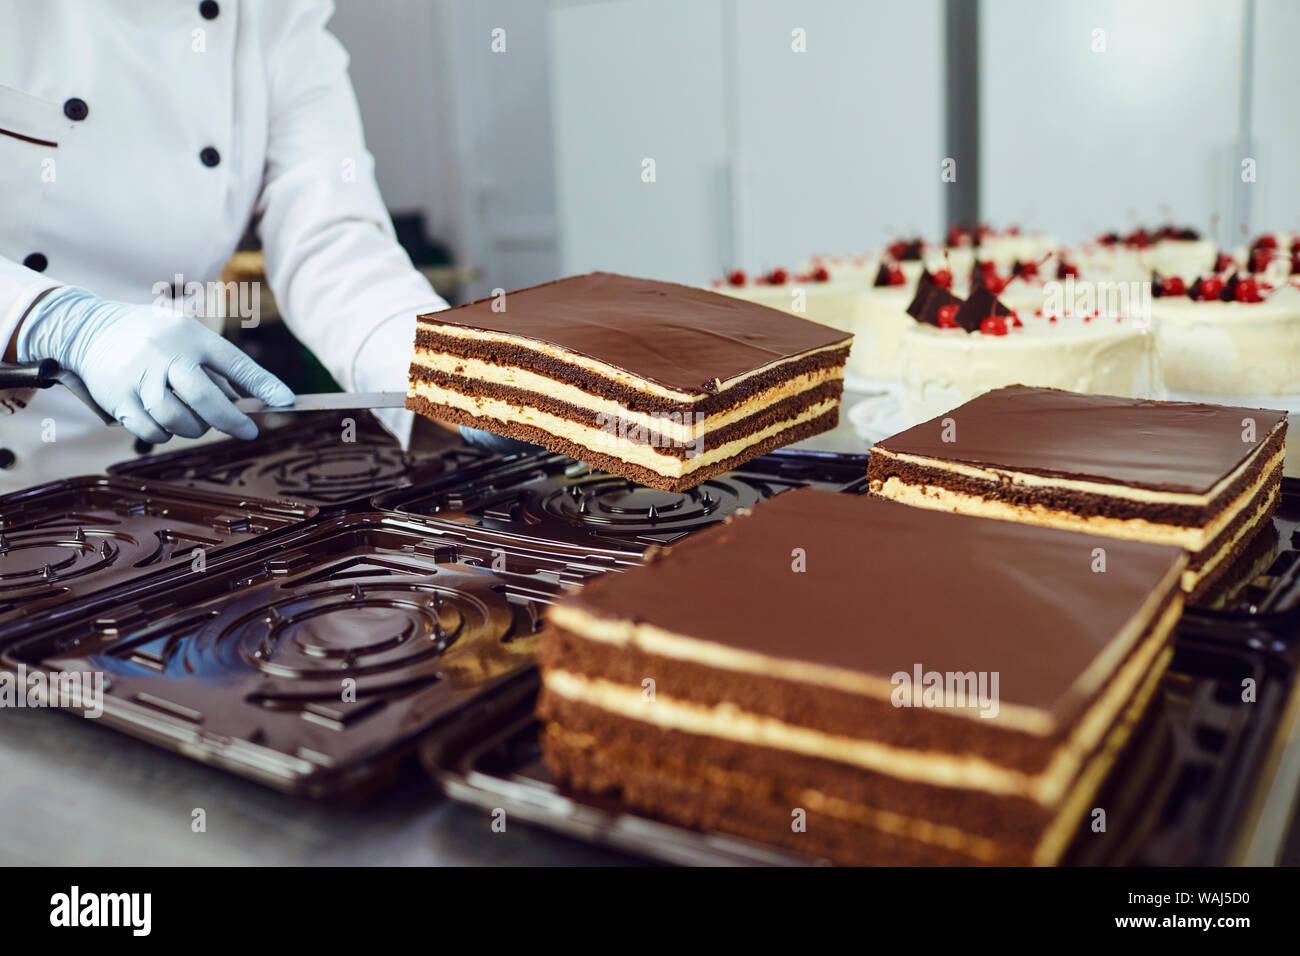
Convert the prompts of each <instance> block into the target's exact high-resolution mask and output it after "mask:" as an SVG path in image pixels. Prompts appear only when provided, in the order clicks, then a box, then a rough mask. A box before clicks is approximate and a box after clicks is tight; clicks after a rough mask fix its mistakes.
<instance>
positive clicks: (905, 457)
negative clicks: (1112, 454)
mask: <svg viewBox="0 0 1300 956" xmlns="http://www.w3.org/2000/svg"><path fill="white" fill-rule="evenodd" d="M1285 425H1286V422H1285V421H1282V422H1279V423H1278V425H1277V427H1275V428H1274V429H1273V430H1272V431H1271V432H1269V434H1268V437H1266V438H1265V439H1264V440H1263V441H1261V442H1259V445H1258V446H1257V447H1256V449H1255V451H1254V452H1253V453H1252V454H1250V455H1247V456H1246V459H1245V460H1244V461H1243V462H1242V463H1241V464H1240V465H1238V466H1237V467H1236V468H1234V469H1233V470H1232V471H1231V472H1229V473H1228V474H1227V476H1225V477H1224V478H1222V479H1220V480H1219V481H1217V482H1215V484H1214V486H1213V487H1212V488H1210V490H1209V491H1206V492H1204V493H1200V492H1185V491H1155V490H1152V489H1150V488H1134V487H1131V486H1129V485H1116V484H1108V483H1106V482H1103V481H1088V480H1087V479H1083V478H1050V477H1047V476H1045V475H1035V474H1031V473H1029V472H1026V471H1012V470H1010V469H1007V468H995V467H992V466H984V467H979V466H976V465H968V464H965V463H963V462H958V461H947V460H945V459H942V458H928V457H926V456H924V455H909V454H907V453H905V452H895V451H890V450H889V449H887V448H881V447H880V446H879V445H876V446H873V447H872V449H871V454H872V455H876V456H878V457H881V458H889V459H892V460H894V461H899V462H904V463H906V464H909V465H915V466H917V467H920V468H932V469H935V470H938V471H947V472H951V473H953V474H956V475H962V476H964V477H967V478H975V479H979V480H982V481H997V482H1010V483H1011V484H1013V485H1020V486H1022V487H1025V488H1061V489H1065V490H1067V491H1078V492H1082V493H1084V494H1090V495H1105V496H1107V497H1110V498H1123V499H1125V500H1128V501H1139V502H1142V503H1144V504H1171V505H1207V504H1209V503H1210V502H1211V501H1213V500H1214V498H1215V497H1216V496H1217V495H1218V494H1219V493H1220V492H1222V491H1223V489H1225V488H1227V487H1228V486H1229V485H1230V484H1232V483H1233V482H1234V481H1235V480H1236V479H1237V478H1238V477H1239V476H1240V475H1241V474H1243V473H1244V472H1245V471H1246V470H1247V469H1249V468H1250V465H1251V462H1253V461H1254V460H1255V456H1256V455H1258V454H1259V450H1260V449H1261V448H1263V447H1264V445H1265V444H1267V443H1268V440H1269V439H1270V438H1272V437H1273V435H1274V434H1276V433H1277V432H1278V431H1279V430H1281V429H1282V428H1283V427H1284V426H1285Z"/></svg>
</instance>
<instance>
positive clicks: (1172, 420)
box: [876, 385, 1286, 493]
mask: <svg viewBox="0 0 1300 956" xmlns="http://www.w3.org/2000/svg"><path fill="white" fill-rule="evenodd" d="M1285 419H1286V413H1285V412H1280V411H1275V410H1269V409H1259V408H1234V407H1232V406H1227V405H1203V404H1199V403H1195V402H1156V401H1149V400H1146V399H1134V398H1116V397H1113V396H1107V395H1080V394H1078V393H1075V392H1065V391H1061V390H1059V389H1050V388H1029V387H1028V386H1024V385H1012V386H1009V387H1007V388H1000V389H996V390H995V391H992V392H987V393H985V394H984V395H981V396H979V397H978V398H974V399H971V401H969V402H967V403H966V404H965V405H962V406H960V407H958V408H955V409H953V410H952V411H950V412H947V413H945V414H943V415H941V416H939V417H938V418H934V419H931V420H930V421H928V422H923V423H922V424H920V425H916V426H914V427H912V428H909V429H907V430H906V431H902V432H899V433H898V434H897V435H893V436H891V437H889V438H886V439H885V440H884V441H882V442H878V443H877V445H876V447H878V448H883V449H884V450H885V451H888V452H895V453H897V454H906V455H918V456H921V457H924V458H935V459H940V460H943V461H952V462H960V463H963V464H969V465H976V466H991V467H996V468H1003V469H1008V470H1012V471H1023V472H1028V473H1030V474H1035V475H1044V476H1049V477H1057V478H1076V479H1083V480H1087V481H1096V482H1103V483H1106V484H1115V485H1129V486H1134V487H1138V488H1149V489H1153V490H1157V491H1174V492H1187V493H1205V492H1208V491H1209V490H1210V489H1211V488H1213V487H1214V485H1215V484H1216V483H1217V482H1219V481H1220V480H1221V479H1223V478H1225V477H1227V476H1228V475H1229V474H1231V473H1232V472H1233V471H1234V470H1235V469H1236V468H1237V467H1239V466H1240V465H1241V464H1242V463H1243V462H1244V461H1245V460H1246V459H1247V458H1248V457H1249V456H1250V455H1251V454H1252V453H1253V452H1254V451H1255V450H1256V449H1257V448H1258V447H1259V446H1260V445H1261V444H1262V443H1263V442H1265V441H1266V440H1267V439H1268V437H1269V435H1270V434H1271V432H1272V431H1273V429H1274V428H1275V427H1276V426H1277V425H1278V424H1279V423H1280V422H1282V421H1285ZM947 420H951V421H952V422H953V423H954V424H953V428H952V429H951V431H950V432H949V431H947V429H946V426H945V424H944V423H945V422H946V421H947ZM1248 421H1249V422H1253V437H1254V441H1246V440H1244V438H1245V437H1247V436H1248V435H1249V434H1250V432H1249V429H1250V428H1251V427H1252V426H1250V425H1248V424H1247V422H1248ZM946 434H950V435H951V436H952V437H954V438H955V440H953V441H945V440H944V439H945V437H946Z"/></svg>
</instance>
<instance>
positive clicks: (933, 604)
mask: <svg viewBox="0 0 1300 956" xmlns="http://www.w3.org/2000/svg"><path fill="white" fill-rule="evenodd" d="M1095 547H1104V548H1106V555H1107V566H1108V570H1109V572H1110V573H1107V574H1094V573H1093V572H1092V570H1091V568H1090V562H1091V561H1092V549H1093V548H1095ZM796 548H801V549H803V553H804V554H805V555H806V562H807V563H806V570H804V571H802V572H800V571H795V570H792V560H793V558H792V551H793V550H794V549H796ZM1180 560H1181V554H1180V552H1179V550H1178V549H1176V548H1172V547H1166V546H1163V545H1152V544H1145V543H1142V542H1135V541H1124V540H1120V539H1116V538H1097V537H1094V536H1092V535H1085V534H1078V533H1076V532H1066V531H1056V530H1053V529H1049V528H1039V527H1035V526H1031V525H1022V524H1018V523H1016V522H1011V521H990V520H987V519H985V518H971V517H966V516H962V515H950V514H945V513H943V512H937V511H929V510H927V509H923V508H912V507H909V506H907V505H901V504H898V503H896V502H892V501H887V500H884V499H880V498H871V497H857V496H852V495H844V494H837V493H835V492H828V491H819V490H816V489H798V490H795V491H789V492H786V493H784V494H780V495H777V496H776V497H775V498H772V499H771V500H769V501H765V502H763V503H761V504H759V505H757V506H756V507H755V508H754V510H753V512H752V514H750V515H748V516H745V517H739V518H736V519H735V520H733V521H731V522H729V523H727V524H725V525H719V526H715V527H714V528H711V529H709V530H707V531H704V532H701V533H700V534H699V535H697V536H695V537H694V538H690V539H688V540H687V541H684V542H682V543H681V544H678V545H674V546H673V547H672V548H671V550H670V551H669V552H668V553H667V554H666V555H665V556H664V557H662V559H661V560H658V561H655V562H652V563H651V564H648V565H645V566H642V567H639V568H634V569H632V570H630V571H628V572H627V573H626V574H619V575H613V574H611V575H606V576H604V577H602V578H599V579H597V580H596V581H593V582H591V583H589V584H587V585H586V586H585V587H584V588H583V590H582V591H580V592H578V593H577V594H575V595H573V596H572V597H570V598H567V599H566V600H567V601H568V602H570V603H573V604H575V605H576V606H578V607H581V608H583V609H585V610H587V611H588V612H590V613H593V614H595V615H597V616H600V617H605V618H611V619H633V620H638V621H644V622H648V623H651V624H653V625H655V626H657V627H660V628H664V629H666V630H668V631H670V632H672V633H674V634H683V635H687V636H689V637H693V638H697V639H699V640H701V641H708V642H713V643H716V644H722V645H726V646H728V647H736V648H741V649H743V650H748V651H755V652H757V653H760V654H764V655H768V656H772V657H776V658H784V659H790V660H798V661H809V662H814V663H817V664H825V665H830V666H834V667H840V668H846V669H849V670H853V671H858V672H861V673H867V674H873V675H875V676H878V677H882V678H884V679H886V680H888V679H889V678H890V677H891V675H893V674H894V673H896V672H898V671H904V672H906V673H908V674H909V675H910V674H912V672H913V668H914V666H915V665H917V664H920V665H921V668H922V670H923V671H931V670H933V671H963V672H964V671H971V670H974V671H977V672H978V671H986V672H992V671H997V672H998V674H999V697H1000V700H1001V702H1002V703H1003V704H1006V703H1015V704H1021V705H1024V706H1029V707H1037V708H1040V709H1043V710H1047V711H1050V712H1052V713H1053V714H1054V715H1055V716H1056V717H1057V719H1058V720H1059V721H1060V722H1061V723H1062V724H1064V723H1067V722H1068V721H1069V720H1070V719H1071V718H1073V717H1074V716H1076V715H1077V714H1078V712H1079V710H1080V709H1081V706H1082V704H1083V703H1084V701H1085V700H1086V699H1087V697H1088V696H1089V695H1090V693H1091V692H1092V691H1093V690H1095V688H1083V687H1080V686H1078V681H1079V678H1080V676H1081V675H1082V673H1083V672H1084V670H1085V669H1086V668H1087V667H1088V665H1089V664H1090V663H1091V662H1092V661H1093V660H1094V659H1095V658H1096V657H1097V655H1098V654H1099V653H1100V652H1101V651H1102V650H1103V649H1104V648H1105V647H1106V646H1107V645H1108V644H1109V643H1110V642H1111V640H1112V639H1114V638H1115V636H1116V635H1117V633H1118V632H1119V631H1120V630H1121V629H1122V628H1123V627H1124V626H1125V624H1126V623H1128V621H1129V620H1131V619H1132V618H1133V617H1134V616H1135V615H1136V614H1137V613H1138V611H1139V610H1140V608H1141V607H1142V606H1143V603H1144V602H1145V601H1146V600H1147V598H1148V596H1149V594H1150V593H1151V591H1152V590H1153V589H1154V588H1155V587H1157V585H1159V584H1160V583H1161V582H1162V581H1163V580H1165V579H1166V575H1168V574H1169V573H1170V571H1171V569H1172V568H1173V566H1174V565H1175V563H1177V562H1179V561H1180ZM660 689H661V690H662V691H663V692H664V693H670V691H669V690H668V689H667V688H666V687H664V686H663V685H662V684H661V685H660ZM990 722H991V723H992V724H993V725H994V726H996V724H997V722H998V721H997V719H996V718H992V719H991V721H990Z"/></svg>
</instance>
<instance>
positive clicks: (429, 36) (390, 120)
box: [331, 0, 559, 295]
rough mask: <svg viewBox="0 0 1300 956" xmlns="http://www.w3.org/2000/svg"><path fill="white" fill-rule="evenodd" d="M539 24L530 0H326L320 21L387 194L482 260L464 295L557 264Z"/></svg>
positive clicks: (468, 259)
mask: <svg viewBox="0 0 1300 956" xmlns="http://www.w3.org/2000/svg"><path fill="white" fill-rule="evenodd" d="M546 27H547V11H546V5H545V4H544V3H541V2H538V0H435V2H412V0H337V9H336V13H335V16H334V19H333V20H332V21H331V29H332V30H333V31H334V33H335V34H336V35H337V36H338V37H339V39H340V40H341V41H342V42H343V44H344V45H345V46H346V47H347V48H348V50H349V52H350V53H351V56H352V67H351V75H352V82H353V85H354V86H355V88H356V91H357V99H358V101H359V103H360V105H361V115H362V119H363V121H364V123H365V127H366V139H367V143H368V145H369V146H370V150H371V152H373V153H374V154H375V162H376V172H377V176H378V179H379V186H380V189H381V190H382V192H383V195H384V199H385V201H386V202H387V204H388V206H389V208H390V209H392V210H394V211H412V210H418V211H423V212H424V213H425V215H426V217H427V229H428V232H429V233H430V235H431V236H432V237H433V238H436V239H440V240H442V241H444V242H447V243H448V244H450V245H451V246H452V248H453V249H454V251H455V253H456V256H457V259H458V260H459V261H460V262H461V263H463V264H466V265H472V266H477V267H479V268H480V269H482V270H483V277H482V279H481V280H480V281H478V282H476V283H475V284H474V286H473V288H471V289H470V290H468V292H469V294H471V295H481V294H484V293H485V292H486V291H487V290H489V289H491V288H494V287H497V286H500V287H502V288H507V289H513V288H519V287H521V286H525V285H531V284H534V283H536V282H542V281H545V280H547V279H551V278H554V277H555V275H556V273H557V270H558V268H559V267H558V264H557V254H558V253H557V240H556V226H555V201H554V172H553V169H552V165H551V162H552V154H553V150H552V147H551V138H550V137H551V117H550V100H549V85H548V82H547V74H548V70H549V64H548V55H549V49H548V45H547V38H546ZM498 28H500V29H502V30H504V31H505V36H504V40H505V50H504V52H499V53H498V52H493V49H492V40H493V30H495V29H498Z"/></svg>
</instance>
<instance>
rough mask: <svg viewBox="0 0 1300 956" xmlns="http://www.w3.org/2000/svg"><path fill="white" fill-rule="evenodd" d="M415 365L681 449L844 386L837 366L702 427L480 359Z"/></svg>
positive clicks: (441, 356)
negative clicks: (644, 432)
mask: <svg viewBox="0 0 1300 956" xmlns="http://www.w3.org/2000/svg"><path fill="white" fill-rule="evenodd" d="M415 361H416V364H417V365H421V366H424V367H426V368H430V369H433V370H434V371H435V372H442V373H443V374H445V375H452V376H455V377H457V378H464V379H467V380H469V381H471V382H491V383H493V384H494V385H503V386H509V387H510V388H520V389H524V390H525V391H529V392H537V393H538V394H540V395H545V396H547V397H548V398H554V399H557V400H558V401H562V402H568V403H569V404H570V405H577V406H578V407H580V408H582V409H584V410H585V409H590V410H591V411H592V412H594V413H595V414H598V415H605V416H606V417H607V418H608V419H610V420H613V421H620V422H626V423H627V424H628V425H629V426H632V427H640V428H646V429H649V430H650V431H653V432H657V433H659V434H661V435H664V436H666V437H668V438H671V439H674V440H676V441H677V442H679V443H680V444H685V443H686V442H689V441H692V440H694V439H695V438H696V437H697V436H699V435H702V434H704V433H706V432H708V431H711V430H713V429H717V428H722V427H723V426H724V425H730V424H731V423H732V422H737V421H740V420H741V419H742V418H745V417H747V416H749V415H753V414H754V413H755V412H756V411H759V410H761V409H763V408H766V407H768V406H769V405H774V404H776V403H777V402H779V401H781V400H782V399H786V398H790V397H791V396H793V395H798V394H799V393H800V392H804V391H807V390H809V389H812V388H816V387H817V386H819V385H823V384H825V383H827V382H834V381H840V380H842V379H843V378H844V367H843V366H840V365H835V366H831V367H830V368H823V369H817V370H816V371H813V372H809V373H808V374H806V375H799V376H796V377H795V378H792V379H787V380H786V381H784V382H782V383H780V384H779V385H774V386H773V387H772V388H769V389H767V390H765V391H762V392H759V393H758V394H756V395H752V396H750V397H749V398H747V399H745V400H744V401H743V402H742V403H741V404H739V405H737V406H735V407H734V408H729V409H727V410H726V411H723V412H717V413H715V414H713V415H707V416H705V417H704V418H703V419H702V420H701V421H699V422H695V421H683V420H682V419H683V418H687V419H689V418H693V417H694V413H692V412H686V413H684V414H683V413H680V412H679V413H672V412H669V413H668V414H666V415H652V414H650V413H647V412H634V411H631V410H629V409H628V408H627V406H625V405H623V404H622V403H621V402H616V401H614V400H612V399H609V398H604V397H602V396H600V395H593V394H592V393H591V392H587V391H584V390H582V389H580V388H578V387H577V386H575V385H569V384H567V383H565V382H561V381H558V380H556V379H553V378H550V377H549V376H546V375H539V374H538V373H537V372H530V371H528V370H527V369H523V368H518V367H516V366H512V365H493V364H492V363H491V362H484V361H482V360H481V359H466V358H460V357H459V356H456V355H449V354H448V353H446V352H422V351H417V352H416V353H415ZM417 384H418V383H414V382H413V383H411V385H410V386H409V387H410V388H411V389H412V390H415V389H416V387H417Z"/></svg>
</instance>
